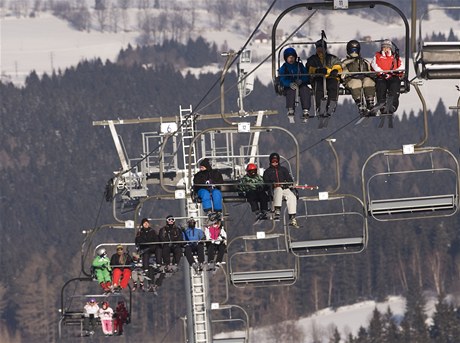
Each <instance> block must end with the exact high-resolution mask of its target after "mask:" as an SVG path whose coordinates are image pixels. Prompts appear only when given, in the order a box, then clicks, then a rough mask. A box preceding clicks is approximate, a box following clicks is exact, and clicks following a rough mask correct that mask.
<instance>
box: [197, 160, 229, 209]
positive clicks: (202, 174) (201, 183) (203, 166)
mask: <svg viewBox="0 0 460 343" xmlns="http://www.w3.org/2000/svg"><path fill="white" fill-rule="evenodd" d="M223 183H224V179H223V177H222V174H221V172H220V171H218V170H215V169H212V167H211V163H209V159H207V158H205V159H203V160H202V161H201V162H200V171H199V172H198V173H196V174H195V176H194V177H193V189H194V190H195V192H196V193H197V195H198V197H199V198H200V199H201V202H202V204H203V211H204V212H205V213H206V214H207V215H210V214H211V213H212V212H213V211H212V210H213V208H214V212H217V213H219V214H220V213H221V212H222V193H221V191H220V186H219V185H221V184H223Z"/></svg>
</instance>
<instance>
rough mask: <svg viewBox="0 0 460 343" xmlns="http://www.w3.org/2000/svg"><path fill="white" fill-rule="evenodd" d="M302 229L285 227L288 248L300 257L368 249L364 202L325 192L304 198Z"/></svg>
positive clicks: (341, 253)
mask: <svg viewBox="0 0 460 343" xmlns="http://www.w3.org/2000/svg"><path fill="white" fill-rule="evenodd" d="M299 202H301V203H302V205H303V209H304V212H303V213H301V212H299V211H298V214H297V220H298V222H299V224H300V225H301V226H300V228H293V227H291V226H286V228H287V229H286V230H287V234H286V238H287V246H288V248H289V251H290V252H291V253H292V254H294V255H295V256H297V257H313V256H328V255H343V254H353V253H360V252H362V251H364V249H365V248H366V246H367V239H368V229H367V218H366V215H365V211H364V205H363V202H362V201H361V199H359V198H358V197H356V196H354V195H348V194H328V193H327V192H322V193H320V194H319V195H318V196H315V197H301V198H300V199H299Z"/></svg>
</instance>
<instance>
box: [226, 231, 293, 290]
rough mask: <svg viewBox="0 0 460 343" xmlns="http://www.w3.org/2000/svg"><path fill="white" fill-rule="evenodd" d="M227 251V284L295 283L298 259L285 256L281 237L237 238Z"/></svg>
mask: <svg viewBox="0 0 460 343" xmlns="http://www.w3.org/2000/svg"><path fill="white" fill-rule="evenodd" d="M228 251H229V253H228V254H229V273H230V282H231V283H232V284H233V285H234V286H235V287H240V288H243V287H247V286H252V287H263V286H286V285H292V284H294V283H295V282H296V280H297V277H298V259H297V258H296V257H295V256H293V255H292V254H289V253H288V251H287V249H286V245H285V236H284V234H279V233H274V234H265V233H264V232H259V233H257V234H256V235H249V236H240V237H237V238H235V239H234V240H233V241H232V242H231V243H230V244H229V246H228Z"/></svg>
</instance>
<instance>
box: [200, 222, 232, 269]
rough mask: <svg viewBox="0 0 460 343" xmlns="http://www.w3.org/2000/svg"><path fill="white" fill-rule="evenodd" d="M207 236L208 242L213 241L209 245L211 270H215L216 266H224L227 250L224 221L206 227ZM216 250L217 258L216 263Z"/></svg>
mask: <svg viewBox="0 0 460 343" xmlns="http://www.w3.org/2000/svg"><path fill="white" fill-rule="evenodd" d="M205 235H206V240H208V241H211V242H209V243H208V244H207V247H208V264H209V270H214V269H215V266H219V265H220V264H222V260H223V259H224V254H225V250H226V248H227V243H226V242H227V233H226V232H225V230H224V226H223V224H222V221H221V220H220V219H217V220H216V221H215V222H214V223H212V224H211V225H209V226H208V227H206V229H205ZM216 250H217V257H216V260H215V261H214V256H215V252H216Z"/></svg>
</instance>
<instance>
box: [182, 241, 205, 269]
mask: <svg viewBox="0 0 460 343" xmlns="http://www.w3.org/2000/svg"><path fill="white" fill-rule="evenodd" d="M193 253H195V254H196V255H197V256H198V263H203V262H204V245H203V243H192V244H189V245H186V246H185V257H186V258H187V261H188V263H189V264H190V265H192V264H193V263H194V262H195V259H194V258H193Z"/></svg>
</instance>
